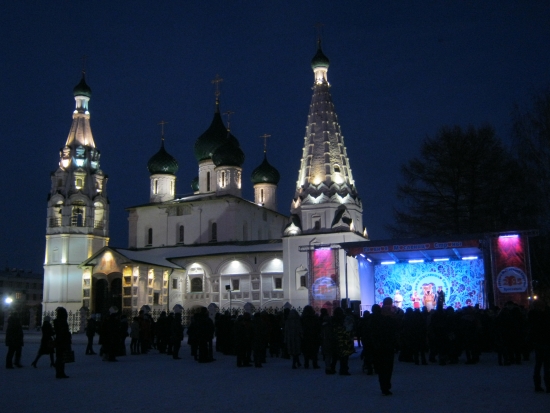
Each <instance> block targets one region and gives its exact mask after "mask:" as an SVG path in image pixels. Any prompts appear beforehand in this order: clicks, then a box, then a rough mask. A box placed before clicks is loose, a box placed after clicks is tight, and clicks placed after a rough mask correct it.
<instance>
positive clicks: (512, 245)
mask: <svg viewBox="0 0 550 413" xmlns="http://www.w3.org/2000/svg"><path fill="white" fill-rule="evenodd" d="M491 250H492V254H491V255H492V263H491V265H492V271H491V272H492V274H493V291H494V295H495V305H497V306H499V307H501V308H502V307H503V306H504V304H505V303H506V302H507V301H513V302H514V303H516V304H519V305H523V306H525V307H528V305H529V299H528V297H529V296H530V295H531V269H530V268H529V250H528V238H527V237H520V236H519V235H513V236H500V237H498V238H494V239H492V241H491Z"/></svg>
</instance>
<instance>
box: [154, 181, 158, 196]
mask: <svg viewBox="0 0 550 413" xmlns="http://www.w3.org/2000/svg"><path fill="white" fill-rule="evenodd" d="M158 193H159V180H158V179H155V180H154V181H153V194H155V195H156V194H158Z"/></svg>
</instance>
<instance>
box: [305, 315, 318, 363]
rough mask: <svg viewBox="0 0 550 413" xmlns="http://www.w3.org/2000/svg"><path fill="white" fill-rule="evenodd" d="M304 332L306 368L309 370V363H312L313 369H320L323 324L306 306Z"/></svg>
mask: <svg viewBox="0 0 550 413" xmlns="http://www.w3.org/2000/svg"><path fill="white" fill-rule="evenodd" d="M302 330H303V335H304V338H303V341H302V350H303V352H304V368H306V369H307V368H309V362H310V361H311V363H312V365H313V368H314V369H318V368H319V365H318V364H317V354H318V353H319V346H320V344H321V343H320V340H321V322H320V320H319V317H317V314H315V310H313V307H312V306H310V305H306V306H305V307H304V311H303V312H302Z"/></svg>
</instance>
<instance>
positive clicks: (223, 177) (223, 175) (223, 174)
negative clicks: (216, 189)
mask: <svg viewBox="0 0 550 413" xmlns="http://www.w3.org/2000/svg"><path fill="white" fill-rule="evenodd" d="M221 187H222V188H225V171H222V182H221Z"/></svg>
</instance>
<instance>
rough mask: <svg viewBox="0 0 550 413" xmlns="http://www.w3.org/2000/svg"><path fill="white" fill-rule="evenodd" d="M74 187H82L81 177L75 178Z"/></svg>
mask: <svg viewBox="0 0 550 413" xmlns="http://www.w3.org/2000/svg"><path fill="white" fill-rule="evenodd" d="M75 186H76V189H81V188H82V178H77V179H76V185H75Z"/></svg>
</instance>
